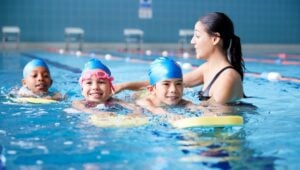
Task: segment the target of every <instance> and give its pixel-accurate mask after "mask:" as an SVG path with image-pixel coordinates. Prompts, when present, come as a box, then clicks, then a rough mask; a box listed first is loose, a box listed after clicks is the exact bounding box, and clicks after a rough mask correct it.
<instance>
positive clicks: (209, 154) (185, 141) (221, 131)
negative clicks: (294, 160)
mask: <svg viewBox="0 0 300 170" xmlns="http://www.w3.org/2000/svg"><path fill="white" fill-rule="evenodd" d="M182 135H183V138H182V139H181V140H179V141H178V143H179V144H180V147H179V148H180V149H181V151H182V153H184V155H185V156H183V157H182V158H181V159H180V161H182V162H192V163H198V164H202V165H205V166H207V167H209V168H218V169H275V165H274V161H275V160H276V159H277V158H275V157H264V156H260V153H259V151H255V150H253V149H251V148H249V147H248V143H247V140H246V139H245V134H244V130H243V129H235V128H214V129H213V128H210V129H206V130H204V129H203V128H202V129H191V130H189V131H188V130H187V131H184V132H182Z"/></svg>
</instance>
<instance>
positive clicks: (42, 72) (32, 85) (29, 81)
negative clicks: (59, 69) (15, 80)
mask: <svg viewBox="0 0 300 170" xmlns="http://www.w3.org/2000/svg"><path fill="white" fill-rule="evenodd" d="M22 83H23V86H26V87H27V88H28V89H29V90H31V91H32V92H33V93H35V94H40V93H47V92H48V89H49V88H50V87H51V84H52V79H51V76H50V73H49V71H48V70H47V69H46V68H44V67H36V68H34V69H33V70H32V71H31V72H30V73H28V75H27V76H26V77H25V78H24V79H23V80H22Z"/></svg>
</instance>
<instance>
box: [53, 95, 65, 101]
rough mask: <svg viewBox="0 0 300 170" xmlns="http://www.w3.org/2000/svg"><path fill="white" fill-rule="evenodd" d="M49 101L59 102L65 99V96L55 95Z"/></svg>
mask: <svg viewBox="0 0 300 170" xmlns="http://www.w3.org/2000/svg"><path fill="white" fill-rule="evenodd" d="M51 99H53V100H58V101H61V100H64V99H65V96H64V95H62V94H60V93H55V95H54V96H52V97H51Z"/></svg>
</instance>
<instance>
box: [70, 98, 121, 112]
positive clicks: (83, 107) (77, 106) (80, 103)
mask: <svg viewBox="0 0 300 170" xmlns="http://www.w3.org/2000/svg"><path fill="white" fill-rule="evenodd" d="M72 107H73V108H75V109H77V110H79V111H82V112H84V113H90V114H101V115H103V116H115V115H116V114H115V113H113V112H103V111H99V110H97V109H94V108H88V107H86V104H85V102H84V101H82V100H75V101H73V102H72Z"/></svg>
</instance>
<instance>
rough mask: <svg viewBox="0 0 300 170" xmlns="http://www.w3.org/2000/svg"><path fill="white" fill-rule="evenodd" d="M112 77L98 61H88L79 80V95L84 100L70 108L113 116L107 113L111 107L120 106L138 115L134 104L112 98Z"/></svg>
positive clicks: (138, 110)
mask: <svg viewBox="0 0 300 170" xmlns="http://www.w3.org/2000/svg"><path fill="white" fill-rule="evenodd" d="M113 79H114V78H113V77H112V75H111V72H110V70H109V68H108V67H107V66H106V65H104V64H103V63H102V62H101V61H100V60H98V59H95V58H93V59H90V60H89V61H88V62H87V63H86V64H85V66H84V69H83V71H82V74H81V76H80V79H79V84H80V86H81V89H82V91H81V94H82V95H83V97H84V99H82V100H75V101H73V103H72V106H73V107H74V108H75V109H77V110H80V111H82V112H85V113H92V114H101V115H103V116H113V115H116V113H114V112H111V111H107V109H106V108H109V107H110V106H112V105H120V106H122V107H125V108H127V109H129V110H131V111H132V113H131V114H138V115H139V114H140V113H141V111H140V109H139V108H138V107H137V106H135V105H134V104H130V103H126V102H125V101H122V100H119V99H116V98H112V97H111V96H112V93H113V91H114V87H113V85H112V81H113Z"/></svg>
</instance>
